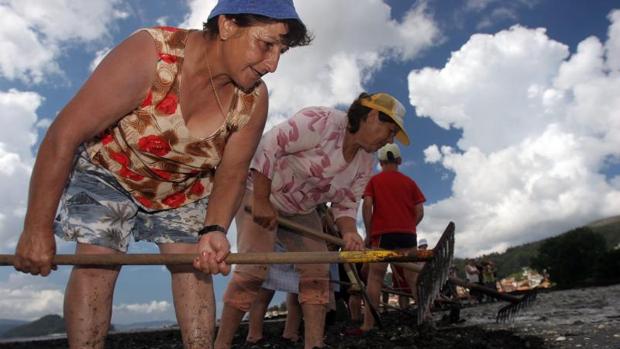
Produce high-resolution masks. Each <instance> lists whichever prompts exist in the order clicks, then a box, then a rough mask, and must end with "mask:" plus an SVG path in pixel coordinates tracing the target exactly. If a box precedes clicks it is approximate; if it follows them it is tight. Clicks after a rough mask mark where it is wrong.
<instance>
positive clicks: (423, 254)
mask: <svg viewBox="0 0 620 349" xmlns="http://www.w3.org/2000/svg"><path fill="white" fill-rule="evenodd" d="M247 209H248V208H247V207H246V210H247ZM278 224H280V225H281V226H283V227H286V228H289V229H292V230H295V231H298V232H301V233H304V234H306V235H309V236H314V237H317V238H319V239H323V240H325V241H327V242H331V243H332V244H334V245H337V246H340V247H344V245H345V243H344V240H343V239H340V238H337V237H335V236H332V235H329V234H325V233H322V232H319V231H316V230H314V229H309V228H308V227H306V226H304V225H301V224H299V223H297V222H293V221H292V220H290V219H288V218H286V217H281V216H278ZM367 251H382V250H367ZM415 255H416V257H417V261H418V262H424V261H429V260H431V259H432V258H433V250H417V251H416V252H415ZM394 262H397V261H394ZM401 263H402V262H401ZM401 263H398V264H397V265H401ZM403 267H405V268H407V269H413V270H414V271H415V272H419V271H420V270H421V268H418V267H417V266H416V265H413V264H409V265H405V264H403Z"/></svg>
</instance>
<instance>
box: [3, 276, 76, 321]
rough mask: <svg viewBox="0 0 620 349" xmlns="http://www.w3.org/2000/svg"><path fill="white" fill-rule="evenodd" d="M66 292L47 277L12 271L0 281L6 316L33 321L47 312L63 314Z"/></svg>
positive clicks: (4, 315)
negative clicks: (6, 277) (5, 278)
mask: <svg viewBox="0 0 620 349" xmlns="http://www.w3.org/2000/svg"><path fill="white" fill-rule="evenodd" d="M63 299H64V292H63V290H62V289H60V288H59V287H58V286H56V285H54V284H51V283H49V282H48V280H47V279H44V278H40V277H32V276H29V275H26V274H20V273H11V274H10V275H9V278H8V280H7V281H6V282H4V283H0V309H1V310H2V314H3V317H4V318H7V317H10V318H11V319H16V320H27V321H32V320H35V319H38V318H40V317H41V316H43V315H46V314H62V305H63Z"/></svg>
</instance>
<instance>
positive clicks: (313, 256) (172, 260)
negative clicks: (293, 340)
mask: <svg viewBox="0 0 620 349" xmlns="http://www.w3.org/2000/svg"><path fill="white" fill-rule="evenodd" d="M195 257H196V255H195V254H185V253H179V254H154V253H150V254H120V253H119V254H88V255H85V254H80V255H71V254H60V255H56V256H54V260H53V262H52V263H53V264H54V265H100V266H112V265H162V264H165V265H179V264H192V262H193V261H194V258H195ZM14 260H15V255H6V254H2V255H0V266H9V265H13V262H14ZM410 260H418V257H417V256H406V255H402V254H399V253H396V252H394V251H341V252H268V253H231V254H229V255H228V256H227V257H226V259H225V261H226V263H228V264H318V263H376V262H392V261H410Z"/></svg>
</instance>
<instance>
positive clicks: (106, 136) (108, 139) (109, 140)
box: [101, 132, 114, 145]
mask: <svg viewBox="0 0 620 349" xmlns="http://www.w3.org/2000/svg"><path fill="white" fill-rule="evenodd" d="M113 140H114V137H112V135H111V134H110V133H108V132H106V133H105V134H103V136H102V137H101V143H103V145H108V144H110V143H112V141H113Z"/></svg>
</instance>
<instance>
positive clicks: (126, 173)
mask: <svg viewBox="0 0 620 349" xmlns="http://www.w3.org/2000/svg"><path fill="white" fill-rule="evenodd" d="M118 174H119V175H121V177H125V178H129V179H131V180H132V181H136V182H139V181H141V180H143V179H144V176H143V175H140V174H137V173H135V172H133V171H132V170H130V169H129V168H128V167H127V166H123V167H121V169H120V170H119V171H118Z"/></svg>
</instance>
